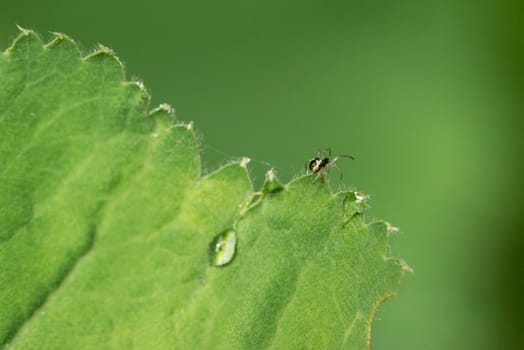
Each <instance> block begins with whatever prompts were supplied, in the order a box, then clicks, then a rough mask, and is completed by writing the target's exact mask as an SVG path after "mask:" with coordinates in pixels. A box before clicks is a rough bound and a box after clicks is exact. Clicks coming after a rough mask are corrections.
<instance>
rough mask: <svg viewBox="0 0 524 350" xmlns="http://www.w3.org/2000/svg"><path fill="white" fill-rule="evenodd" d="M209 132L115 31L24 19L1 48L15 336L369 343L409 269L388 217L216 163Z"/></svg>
mask: <svg viewBox="0 0 524 350" xmlns="http://www.w3.org/2000/svg"><path fill="white" fill-rule="evenodd" d="M199 147H200V146H199V143H198V141H197V139H196V138H195V134H194V131H193V128H192V125H191V124H184V123H177V122H176V121H175V119H174V116H173V112H172V109H171V108H170V107H169V106H167V105H162V106H160V107H159V108H156V109H153V110H151V111H150V110H149V96H148V94H147V92H146V91H145V90H144V88H143V86H142V85H141V84H140V83H136V82H129V81H126V80H125V78H124V74H123V68H122V65H121V63H120V62H119V60H118V59H117V58H116V56H115V55H114V54H113V53H112V52H111V51H110V50H109V49H106V48H103V47H101V48H100V49H99V50H98V51H96V52H95V53H93V54H91V55H88V56H86V57H82V56H81V55H80V52H79V50H78V48H77V46H76V45H75V43H74V42H73V41H72V40H71V39H69V38H67V37H66V36H64V35H61V34H57V35H56V37H55V38H54V40H53V41H52V42H50V43H49V44H45V45H44V44H43V43H42V41H41V39H40V38H39V37H38V36H37V35H36V34H35V33H33V32H32V31H29V30H23V29H22V30H21V34H20V35H19V36H18V37H17V38H16V39H15V41H14V42H13V44H12V46H11V47H10V48H8V49H7V50H6V51H4V52H3V53H2V54H1V55H0V344H1V345H0V346H1V347H2V348H3V349H266V348H271V349H306V348H307V349H366V348H369V347H370V334H371V325H372V322H373V318H374V314H375V312H376V310H377V307H378V306H379V304H380V303H381V302H382V301H383V300H385V299H386V298H388V297H389V296H392V295H394V293H395V291H396V289H397V287H398V284H399V281H400V279H401V277H402V275H403V272H404V271H405V270H406V269H407V266H406V265H405V264H404V263H403V262H402V261H401V260H400V259H396V258H393V257H391V256H390V253H389V243H388V240H389V236H390V233H391V232H392V230H391V226H390V225H388V224H387V223H386V222H383V221H374V222H367V221H366V220H365V216H364V209H365V197H363V196H361V195H359V194H358V193H356V192H341V193H337V194H333V193H332V192H331V191H330V189H329V187H328V186H327V184H326V183H325V181H323V180H322V179H320V180H315V178H314V176H312V175H304V176H301V177H298V178H296V179H295V180H293V181H292V182H290V183H289V184H287V185H285V186H284V185H281V184H280V183H279V182H278V180H277V179H276V178H275V177H274V175H273V173H272V172H269V173H268V176H267V178H266V183H265V184H264V185H263V187H262V190H261V191H260V192H254V190H253V188H252V184H251V180H250V178H249V175H248V173H247V170H246V167H245V164H244V162H240V161H239V162H231V163H230V164H227V165H225V166H223V167H221V168H219V169H218V170H216V171H214V172H212V173H210V174H207V175H205V176H202V175H201V165H200V149H199ZM226 237H227V239H225V238H226ZM222 238H224V239H222ZM221 239H222V240H221ZM220 242H222V243H220ZM222 250H224V251H223V252H222ZM217 254H222V255H221V256H218V257H217ZM231 258H232V260H231ZM215 265H222V266H215Z"/></svg>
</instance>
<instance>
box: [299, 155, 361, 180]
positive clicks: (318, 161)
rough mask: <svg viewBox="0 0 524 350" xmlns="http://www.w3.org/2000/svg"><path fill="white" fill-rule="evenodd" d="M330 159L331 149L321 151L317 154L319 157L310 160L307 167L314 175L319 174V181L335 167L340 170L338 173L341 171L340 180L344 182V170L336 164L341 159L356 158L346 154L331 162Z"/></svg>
mask: <svg viewBox="0 0 524 350" xmlns="http://www.w3.org/2000/svg"><path fill="white" fill-rule="evenodd" d="M326 155H327V156H326ZM329 157H331V148H326V149H320V150H318V152H317V156H316V157H315V158H313V159H310V160H309V161H308V162H307V163H306V167H307V169H308V170H309V171H311V172H312V173H314V174H318V175H317V179H318V178H319V177H321V176H323V175H325V174H327V171H328V169H329V168H331V167H335V168H337V169H338V171H340V179H341V180H342V169H340V167H339V166H338V165H337V164H336V162H337V160H338V159H339V158H349V159H355V157H353V156H348V155H345V154H341V155H338V156H336V157H335V158H333V159H332V160H330V159H329Z"/></svg>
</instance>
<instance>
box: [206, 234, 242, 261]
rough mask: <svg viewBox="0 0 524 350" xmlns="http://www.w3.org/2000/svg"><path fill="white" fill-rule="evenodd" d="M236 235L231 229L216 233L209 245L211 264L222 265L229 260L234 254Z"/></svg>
mask: <svg viewBox="0 0 524 350" xmlns="http://www.w3.org/2000/svg"><path fill="white" fill-rule="evenodd" d="M236 245H237V235H236V232H235V231H234V230H233V229H228V230H226V231H224V232H222V233H220V234H218V235H217V236H216V237H215V238H214V239H213V241H212V242H211V244H210V246H209V258H210V260H211V264H212V265H215V266H223V265H226V264H228V263H229V262H231V260H233V257H234V255H235V249H236Z"/></svg>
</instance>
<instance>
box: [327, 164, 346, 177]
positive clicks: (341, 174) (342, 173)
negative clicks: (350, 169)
mask: <svg viewBox="0 0 524 350" xmlns="http://www.w3.org/2000/svg"><path fill="white" fill-rule="evenodd" d="M329 166H330V167H334V168H336V169H337V170H338V171H339V172H340V181H342V176H343V175H344V172H343V171H342V169H341V168H340V167H339V166H338V165H336V164H335V162H334V161H333V162H331V163H330V164H329Z"/></svg>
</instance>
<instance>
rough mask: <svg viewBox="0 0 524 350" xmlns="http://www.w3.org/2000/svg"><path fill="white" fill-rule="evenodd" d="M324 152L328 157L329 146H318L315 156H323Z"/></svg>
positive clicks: (329, 153)
mask: <svg viewBox="0 0 524 350" xmlns="http://www.w3.org/2000/svg"><path fill="white" fill-rule="evenodd" d="M326 154H327V156H328V157H331V148H329V147H328V148H319V149H318V150H317V157H319V158H325V155H326Z"/></svg>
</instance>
